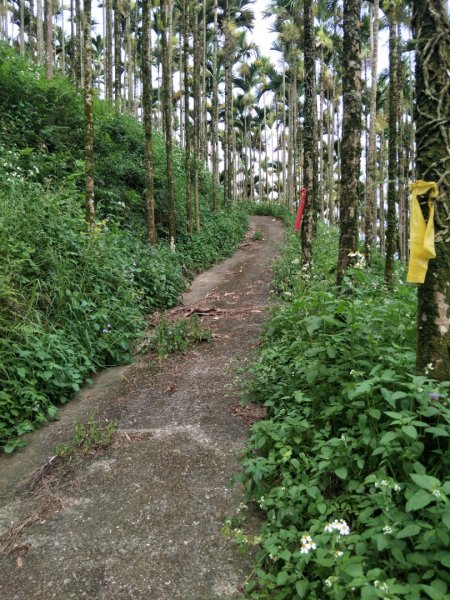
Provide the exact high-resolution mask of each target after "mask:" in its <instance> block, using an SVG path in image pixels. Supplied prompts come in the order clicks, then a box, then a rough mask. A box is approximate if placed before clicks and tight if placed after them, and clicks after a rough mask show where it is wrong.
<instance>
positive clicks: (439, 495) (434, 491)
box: [431, 490, 441, 498]
mask: <svg viewBox="0 0 450 600" xmlns="http://www.w3.org/2000/svg"><path fill="white" fill-rule="evenodd" d="M431 493H432V494H433V496H436V498H440V497H441V491H440V490H433V491H432V492H431Z"/></svg>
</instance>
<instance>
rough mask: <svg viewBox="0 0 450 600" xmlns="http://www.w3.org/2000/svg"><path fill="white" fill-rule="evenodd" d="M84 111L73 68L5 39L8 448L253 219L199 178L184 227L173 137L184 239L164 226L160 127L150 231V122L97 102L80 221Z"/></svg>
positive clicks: (0, 248)
mask: <svg viewBox="0 0 450 600" xmlns="http://www.w3.org/2000/svg"><path fill="white" fill-rule="evenodd" d="M83 128H84V112H83V99H82V96H81V94H80V93H79V92H78V91H77V90H76V89H75V88H74V87H73V85H72V84H71V83H70V82H69V81H68V80H67V79H65V78H63V77H60V76H56V77H55V78H54V79H53V80H52V81H47V80H46V78H45V76H44V74H43V72H42V69H40V68H38V67H36V66H35V65H33V64H31V63H29V62H27V61H26V60H25V59H22V58H20V57H19V56H18V54H17V53H16V52H14V51H13V50H11V49H9V48H6V47H5V46H4V45H2V44H0V138H1V140H2V145H1V146H0V153H1V156H2V160H1V161H0V207H1V211H0V263H1V269H0V381H1V382H2V385H1V388H0V445H1V446H3V448H4V450H5V451H6V452H12V451H13V450H14V448H16V447H18V446H20V445H22V444H23V443H24V442H23V441H22V440H21V439H20V436H21V435H22V434H23V433H25V432H27V431H31V430H32V429H34V428H35V427H36V426H37V425H39V424H41V423H43V422H44V421H45V420H46V419H47V418H53V417H55V415H56V412H57V409H56V406H57V405H58V404H60V403H64V402H67V401H68V400H69V399H70V398H71V397H72V396H73V394H74V393H75V392H77V391H78V389H79V388H80V386H81V385H82V384H83V382H84V381H86V380H87V379H88V378H89V376H90V374H91V373H93V372H94V371H95V370H97V369H98V368H100V367H103V366H106V365H112V364H117V363H120V362H123V361H128V360H131V355H132V351H133V347H134V345H135V342H136V341H137V340H138V338H139V337H140V336H141V334H142V331H143V329H144V327H145V316H146V314H148V312H149V311H152V310H160V309H164V308H167V307H170V306H173V305H174V304H176V303H177V302H178V300H179V298H180V295H181V293H182V292H183V291H184V289H185V286H186V282H187V280H188V279H189V278H191V277H192V276H193V275H194V273H195V272H197V271H198V270H202V269H205V268H207V267H208V266H209V265H210V264H211V263H212V262H214V261H216V260H219V259H221V258H223V257H225V256H228V255H229V254H231V253H232V252H233V250H234V249H235V247H236V245H237V244H238V243H239V241H240V240H241V239H242V236H243V234H244V231H245V229H246V216H245V213H244V212H243V211H242V210H240V209H237V208H229V210H227V212H224V211H221V210H219V211H218V212H213V211H212V210H211V206H210V193H211V189H212V186H211V177H210V175H209V173H208V172H207V171H206V170H205V168H201V170H200V176H199V189H200V198H199V201H200V212H201V217H202V229H201V231H200V232H199V233H196V234H194V235H193V236H192V237H191V236H189V235H188V233H187V231H186V223H185V220H186V209H185V173H184V155H183V152H182V150H181V149H180V148H174V187H175V189H176V190H177V193H176V209H177V227H178V232H177V233H178V242H179V243H178V245H177V250H176V251H175V252H173V251H172V250H170V249H169V247H168V246H167V244H165V243H164V239H165V236H166V233H167V220H168V217H167V198H166V194H167V183H166V176H165V154H164V145H163V141H162V138H161V136H160V135H159V134H158V132H155V136H154V160H155V165H154V167H155V196H156V205H157V207H156V208H157V211H156V212H157V218H158V231H159V237H160V242H159V245H158V246H157V247H155V248H152V247H150V246H149V245H148V243H147V241H146V229H145V201H144V191H145V190H144V188H145V163H144V157H145V145H144V134H143V128H142V124H141V123H139V122H138V121H137V120H135V119H133V118H131V117H127V116H123V115H117V114H115V111H114V110H113V109H112V108H111V107H110V106H109V105H108V104H107V103H105V102H103V101H101V100H96V102H95V127H94V131H95V194H96V202H97V218H98V219H99V220H98V222H97V223H96V225H95V227H94V228H92V229H89V230H88V229H87V227H86V225H85V222H84V189H83V186H84V160H83V158H84V157H83V146H84V141H83V140H84V133H83V131H84V129H83Z"/></svg>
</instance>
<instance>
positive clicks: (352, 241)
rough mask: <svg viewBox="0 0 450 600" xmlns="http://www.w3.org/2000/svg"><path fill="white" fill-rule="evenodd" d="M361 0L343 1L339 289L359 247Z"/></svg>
mask: <svg viewBox="0 0 450 600" xmlns="http://www.w3.org/2000/svg"><path fill="white" fill-rule="evenodd" d="M360 15H361V0H344V42H343V60H342V63H343V65H342V66H343V79H342V87H343V105H344V116H343V132H342V150H341V153H342V180H341V194H340V227H339V256H338V265H337V284H338V286H340V285H341V284H342V280H343V277H344V274H345V271H346V269H347V267H348V266H349V264H350V262H351V257H350V256H349V255H350V254H351V253H353V252H355V250H356V248H357V244H358V205H359V175H360V160H361V51H360V35H359V31H360Z"/></svg>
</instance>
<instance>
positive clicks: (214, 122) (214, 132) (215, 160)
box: [211, 0, 219, 210]
mask: <svg viewBox="0 0 450 600" xmlns="http://www.w3.org/2000/svg"><path fill="white" fill-rule="evenodd" d="M218 19H219V4H218V0H214V29H213V56H212V99H211V155H212V156H211V160H212V184H213V188H212V207H213V210H216V209H217V206H218V198H217V194H218V190H219V129H218V123H219V73H218V55H219V39H218V31H219V24H218Z"/></svg>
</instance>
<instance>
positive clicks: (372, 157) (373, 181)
mask: <svg viewBox="0 0 450 600" xmlns="http://www.w3.org/2000/svg"><path fill="white" fill-rule="evenodd" d="M378 30H379V0H374V8H373V13H372V27H371V43H372V56H371V77H370V125H369V152H368V161H367V190H366V210H365V215H364V253H365V255H366V261H367V264H369V265H370V263H371V260H372V250H373V247H374V245H375V223H376V219H375V205H376V189H377V130H376V121H377V62H378Z"/></svg>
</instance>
